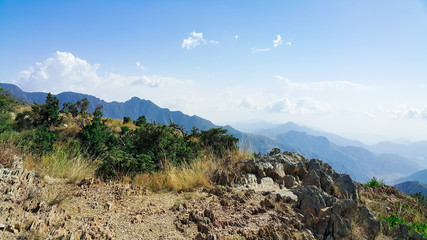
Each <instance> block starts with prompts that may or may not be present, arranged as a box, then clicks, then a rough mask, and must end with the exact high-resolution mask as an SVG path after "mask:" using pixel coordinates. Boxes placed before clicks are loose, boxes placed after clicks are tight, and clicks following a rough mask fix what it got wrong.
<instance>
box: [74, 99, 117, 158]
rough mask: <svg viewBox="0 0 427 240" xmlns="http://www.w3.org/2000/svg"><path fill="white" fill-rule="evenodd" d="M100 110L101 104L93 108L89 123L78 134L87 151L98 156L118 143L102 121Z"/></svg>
mask: <svg viewBox="0 0 427 240" xmlns="http://www.w3.org/2000/svg"><path fill="white" fill-rule="evenodd" d="M101 110H102V106H98V107H97V108H96V109H95V111H94V113H93V115H94V117H93V120H92V122H91V124H89V125H86V126H84V127H83V129H82V131H81V132H80V133H79V135H78V136H79V139H80V141H81V142H82V144H83V145H84V146H86V147H87V151H88V153H89V154H91V155H94V156H98V155H100V154H101V153H103V152H104V151H107V150H108V149H112V148H113V147H115V146H117V145H118V140H117V138H116V137H115V136H114V135H113V134H112V133H111V131H109V130H108V127H107V126H106V125H105V124H104V123H103V122H102V119H101V118H102V111H101Z"/></svg>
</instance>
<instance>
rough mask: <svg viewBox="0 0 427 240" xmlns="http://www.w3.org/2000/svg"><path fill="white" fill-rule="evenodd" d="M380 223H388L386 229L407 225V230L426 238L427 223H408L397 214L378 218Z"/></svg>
mask: <svg viewBox="0 0 427 240" xmlns="http://www.w3.org/2000/svg"><path fill="white" fill-rule="evenodd" d="M380 219H381V220H382V221H386V222H387V223H388V229H389V230H391V229H393V228H394V227H395V226H396V225H399V224H403V225H407V226H408V227H409V229H414V230H415V231H416V232H418V233H420V234H421V235H422V236H423V237H425V238H426V237H427V223H425V222H413V223H408V222H406V221H405V219H403V218H402V217H401V216H399V215H398V214H393V213H392V214H390V215H389V216H386V217H381V218H380Z"/></svg>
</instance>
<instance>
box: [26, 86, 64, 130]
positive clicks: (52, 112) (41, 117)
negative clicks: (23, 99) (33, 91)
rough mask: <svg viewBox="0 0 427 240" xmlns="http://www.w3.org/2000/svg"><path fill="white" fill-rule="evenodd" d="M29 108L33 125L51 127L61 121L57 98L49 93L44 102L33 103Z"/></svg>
mask: <svg viewBox="0 0 427 240" xmlns="http://www.w3.org/2000/svg"><path fill="white" fill-rule="evenodd" d="M31 108H32V110H33V113H34V116H33V117H34V119H33V125H34V126H36V127H37V126H41V125H45V126H46V127H51V126H57V125H58V124H59V123H61V119H60V117H59V100H58V98H56V97H55V96H53V95H52V94H51V93H48V94H47V96H46V102H45V103H44V104H41V105H39V104H34V105H33V106H31Z"/></svg>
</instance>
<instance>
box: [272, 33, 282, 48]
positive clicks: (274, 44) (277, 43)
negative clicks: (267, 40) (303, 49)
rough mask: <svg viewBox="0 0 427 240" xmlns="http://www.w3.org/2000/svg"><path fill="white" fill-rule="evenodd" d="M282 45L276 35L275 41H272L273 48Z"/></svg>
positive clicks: (280, 39) (278, 36)
mask: <svg viewBox="0 0 427 240" xmlns="http://www.w3.org/2000/svg"><path fill="white" fill-rule="evenodd" d="M282 44H283V40H282V37H281V36H280V35H279V34H278V35H277V38H276V40H273V46H274V47H278V46H280V45H282Z"/></svg>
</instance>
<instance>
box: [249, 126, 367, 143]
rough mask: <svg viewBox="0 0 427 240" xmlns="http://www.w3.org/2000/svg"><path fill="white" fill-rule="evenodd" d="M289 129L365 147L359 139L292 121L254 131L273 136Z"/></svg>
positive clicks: (334, 141) (335, 141)
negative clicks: (344, 136) (348, 137)
mask: <svg viewBox="0 0 427 240" xmlns="http://www.w3.org/2000/svg"><path fill="white" fill-rule="evenodd" d="M290 131H296V132H303V133H306V134H308V135H312V136H319V137H326V138H327V139H328V140H329V141H330V142H332V143H333V144H335V145H338V146H354V147H365V146H366V145H365V144H363V143H361V142H359V141H356V140H351V139H347V138H343V137H341V136H338V135H336V134H332V133H327V132H322V131H318V130H314V129H311V128H309V127H306V126H301V125H298V124H296V123H293V122H287V123H285V124H282V125H278V126H274V127H271V128H265V129H261V130H258V131H256V133H258V134H261V135H264V136H267V137H272V138H274V137H276V136H277V135H280V134H286V133H287V132H290Z"/></svg>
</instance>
